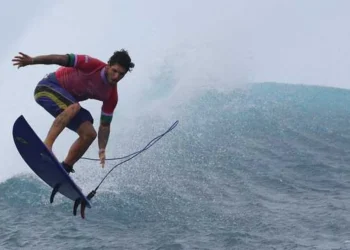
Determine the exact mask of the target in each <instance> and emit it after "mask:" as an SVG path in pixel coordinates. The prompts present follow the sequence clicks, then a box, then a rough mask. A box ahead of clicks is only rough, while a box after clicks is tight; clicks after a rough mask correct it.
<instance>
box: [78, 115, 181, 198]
mask: <svg viewBox="0 0 350 250" xmlns="http://www.w3.org/2000/svg"><path fill="white" fill-rule="evenodd" d="M178 123H179V121H176V122H174V123H173V125H171V127H170V128H169V129H168V130H167V131H165V132H164V133H163V134H161V135H159V136H157V137H155V138H154V139H153V140H151V141H150V142H149V143H148V144H147V145H146V146H145V147H144V148H143V149H141V150H139V151H136V152H134V153H132V154H129V155H127V156H123V157H119V158H117V157H116V158H110V159H106V161H107V160H109V161H110V160H122V159H126V160H124V161H122V162H120V163H118V164H117V165H115V166H114V167H113V168H112V169H111V170H109V171H108V173H107V174H106V175H105V177H103V179H102V180H101V182H100V183H99V184H98V185H97V187H96V188H95V190H93V191H92V192H91V193H90V196H91V197H90V199H91V198H92V197H93V196H94V195H95V193H96V191H97V189H98V188H99V187H100V186H101V184H102V182H103V181H104V180H105V179H106V178H107V176H108V175H109V174H110V173H111V172H112V171H113V170H114V169H115V168H116V167H118V166H120V165H121V164H123V163H125V162H127V161H130V160H131V159H132V158H134V157H136V156H137V155H139V154H141V153H142V152H144V151H146V150H147V149H149V148H150V147H152V146H153V145H154V144H155V143H156V142H157V141H159V140H160V139H161V138H162V137H163V136H164V135H166V134H167V133H169V132H170V131H171V130H173V129H174V128H175V127H176V126H177V124H178ZM81 159H85V160H91V161H99V160H100V159H94V158H88V157H82V158H81Z"/></svg>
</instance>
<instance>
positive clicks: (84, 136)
mask: <svg viewBox="0 0 350 250" xmlns="http://www.w3.org/2000/svg"><path fill="white" fill-rule="evenodd" d="M83 112H84V110H83ZM83 112H82V113H83ZM86 112H87V111H86ZM79 115H81V113H80V114H78V116H79ZM76 132H77V133H78V135H79V138H78V139H77V140H76V141H75V142H74V143H73V145H72V146H71V148H70V149H69V152H68V155H67V157H66V159H65V160H64V163H66V164H68V165H69V166H73V165H74V164H75V163H76V162H77V161H78V160H79V159H80V158H81V157H82V156H83V155H84V153H85V152H86V150H87V149H88V148H89V147H90V145H91V144H92V142H93V141H94V140H95V139H96V137H97V133H96V131H95V129H94V127H93V125H92V123H91V121H84V122H83V123H82V124H81V125H80V126H79V128H78V129H77V131H76Z"/></svg>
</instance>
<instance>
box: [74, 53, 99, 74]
mask: <svg viewBox="0 0 350 250" xmlns="http://www.w3.org/2000/svg"><path fill="white" fill-rule="evenodd" d="M103 66H105V63H103V62H101V61H100V60H98V59H96V58H93V57H90V56H88V55H75V57H74V66H73V67H75V68H77V69H80V70H82V71H83V72H86V73H90V72H94V71H95V70H98V69H100V68H101V67H103Z"/></svg>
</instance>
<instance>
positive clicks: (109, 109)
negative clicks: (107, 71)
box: [102, 88, 118, 116]
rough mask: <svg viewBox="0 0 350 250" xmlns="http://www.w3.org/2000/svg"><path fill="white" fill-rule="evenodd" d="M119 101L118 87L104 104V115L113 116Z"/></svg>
mask: <svg viewBox="0 0 350 250" xmlns="http://www.w3.org/2000/svg"><path fill="white" fill-rule="evenodd" d="M117 103H118V92H117V89H116V88H113V91H112V93H111V95H110V97H109V98H108V100H107V101H105V102H103V104H102V115H104V116H113V112H114V109H115V107H116V106H117Z"/></svg>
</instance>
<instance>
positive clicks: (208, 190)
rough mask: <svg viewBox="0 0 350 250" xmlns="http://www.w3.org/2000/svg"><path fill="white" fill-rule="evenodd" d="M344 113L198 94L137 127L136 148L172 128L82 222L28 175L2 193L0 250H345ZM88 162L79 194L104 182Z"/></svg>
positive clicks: (349, 138) (281, 95)
mask: <svg viewBox="0 0 350 250" xmlns="http://www.w3.org/2000/svg"><path fill="white" fill-rule="evenodd" d="M349 107H350V91H347V90H342V89H335V88H325V87H315V86H304V85H286V84H275V83H261V84H254V85H252V86H250V87H248V88H245V89H237V90H234V91H231V92H217V91H209V90H208V91H207V92H206V93H203V94H202V95H200V96H198V97H196V98H195V99H193V100H192V101H191V102H187V103H184V104H183V105H181V106H179V107H178V109H175V110H173V117H171V119H170V120H166V121H162V120H157V121H156V122H155V123H156V126H155V127H152V126H153V125H152V123H151V124H150V122H148V121H146V120H142V119H141V120H140V121H139V124H138V125H139V126H140V128H139V130H138V131H135V134H136V135H139V134H146V135H147V136H144V137H142V140H138V141H135V140H133V141H132V145H134V146H135V149H139V148H140V147H142V146H144V145H145V144H146V143H147V142H148V141H149V140H151V139H152V138H153V137H155V136H156V135H158V134H159V133H161V132H164V130H166V129H167V128H168V126H169V125H171V123H172V122H173V121H175V120H177V119H178V120H179V125H178V126H177V127H176V129H174V131H172V132H171V133H170V134H169V135H167V136H166V137H164V138H163V139H162V140H161V141H159V142H158V143H157V144H156V145H155V146H154V147H152V149H150V150H149V151H147V152H145V153H144V154H143V155H142V156H140V157H139V158H135V160H133V161H132V162H130V163H128V164H126V165H122V166H121V167H120V168H118V169H116V171H115V172H112V173H111V175H110V176H109V177H108V178H107V179H106V181H105V183H104V184H103V185H102V186H101V189H100V190H99V193H98V194H97V195H96V197H94V199H93V200H92V206H93V207H92V209H87V210H86V217H87V218H86V219H85V220H82V219H80V217H78V216H77V217H74V216H73V215H72V209H73V204H72V202H71V201H69V200H67V199H65V198H63V197H62V196H60V195H59V194H58V195H57V201H55V203H54V204H50V203H49V196H50V192H51V190H50V189H49V188H48V187H47V186H46V185H45V184H44V183H43V182H42V181H41V180H40V179H38V178H37V177H36V176H35V175H34V174H22V175H16V176H13V177H12V178H10V179H7V180H6V181H4V182H2V183H0V192H1V196H0V218H1V223H0V232H1V234H0V249H18V248H21V247H23V248H24V249H40V248H42V249H350V217H349V212H350V202H349V200H350V167H349V165H348V163H349V161H350V156H349V152H350V111H349ZM143 119H145V118H143ZM155 120H156V119H155ZM169 121H170V122H169ZM152 122H153V121H152ZM143 124H145V125H143ZM150 127H152V129H150ZM136 135H135V136H136ZM148 139H149V140H148ZM119 143H120V142H119V141H118V140H117V139H113V140H111V141H110V146H111V147H114V146H113V145H115V147H117V145H118V144H119ZM139 143H140V144H139ZM23 164H24V163H23ZM89 164H93V163H91V162H84V161H83V160H82V163H81V165H78V166H77V168H76V173H75V175H76V176H77V180H76V182H77V183H78V184H79V185H82V186H83V188H84V191H85V192H86V193H87V192H90V191H91V190H92V188H94V185H97V184H98V182H99V181H100V179H101V178H100V177H103V176H104V174H105V173H106V171H104V172H102V173H101V174H98V175H97V176H95V172H93V171H92V172H90V171H89V168H88V167H86V166H85V165H89ZM89 166H90V165H89ZM112 166H113V164H110V165H108V166H107V167H106V168H107V169H106V170H109V169H110V168H111V167H112ZM79 176H84V178H85V179H86V180H88V182H89V183H91V185H90V184H89V185H87V186H86V185H85V183H84V182H83V181H82V179H80V178H78V177H79ZM85 179H84V180H85Z"/></svg>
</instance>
